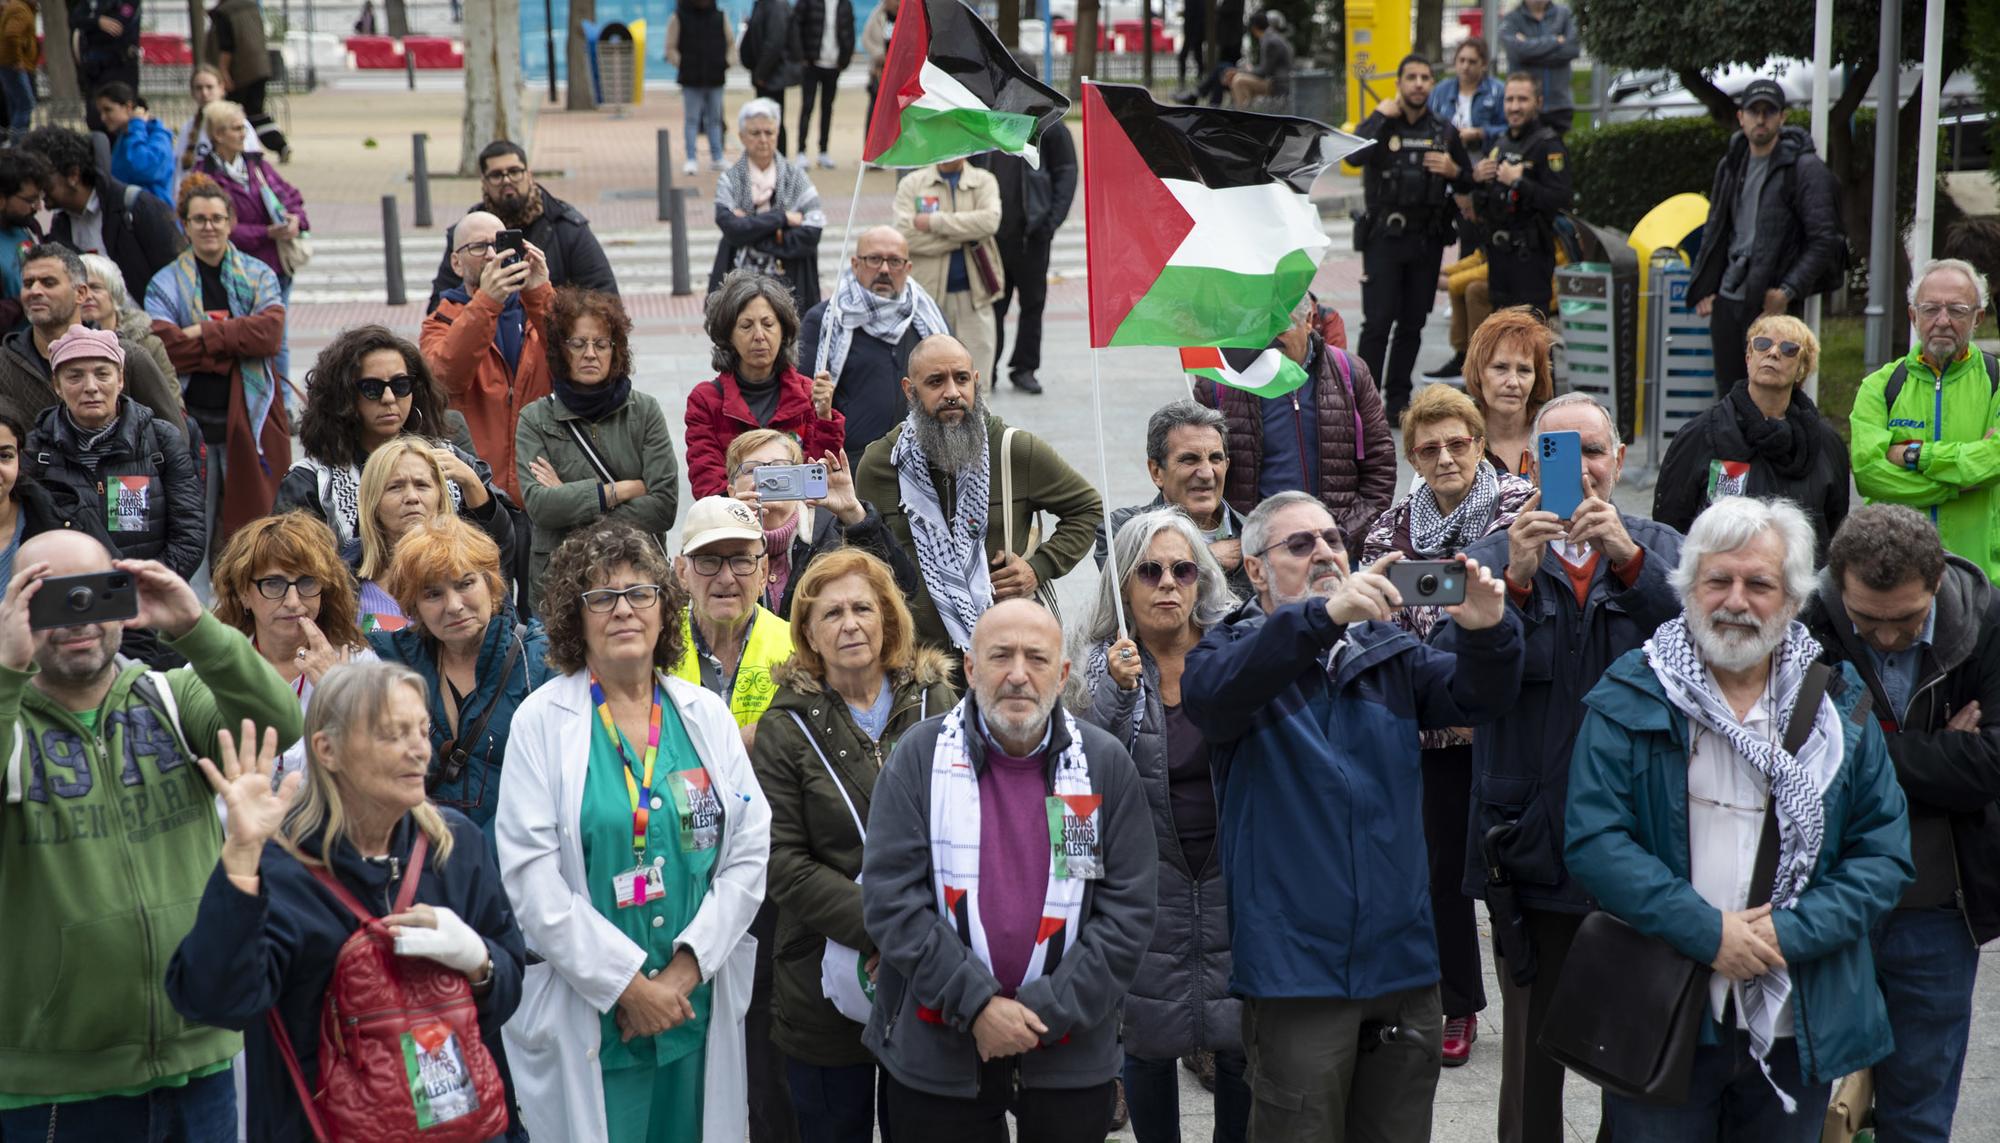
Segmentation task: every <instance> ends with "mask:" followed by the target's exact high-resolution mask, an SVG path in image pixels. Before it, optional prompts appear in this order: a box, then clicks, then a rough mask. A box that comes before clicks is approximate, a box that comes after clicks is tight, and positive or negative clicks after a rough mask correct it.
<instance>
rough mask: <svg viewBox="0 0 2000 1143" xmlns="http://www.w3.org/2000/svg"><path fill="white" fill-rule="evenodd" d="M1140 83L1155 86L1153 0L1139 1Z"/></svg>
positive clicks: (1149, 87)
mask: <svg viewBox="0 0 2000 1143" xmlns="http://www.w3.org/2000/svg"><path fill="white" fill-rule="evenodd" d="M1139 39H1140V43H1139V82H1140V83H1142V84H1144V85H1145V86H1146V87H1147V89H1148V90H1150V89H1151V88H1152V86H1153V0H1139Z"/></svg>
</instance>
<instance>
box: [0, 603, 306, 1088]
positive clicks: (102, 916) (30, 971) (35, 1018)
mask: <svg viewBox="0 0 2000 1143" xmlns="http://www.w3.org/2000/svg"><path fill="white" fill-rule="evenodd" d="M165 642H166V644H167V646H169V647H172V648H173V649H174V650H176V651H178V652H180V653H181V654H182V655H184V656H186V658H187V660H188V662H189V664H190V665H189V666H187V667H182V668H180V669H178V670H174V671H169V672H167V675H166V679H167V687H168V689H169V690H171V692H172V695H173V699H174V703H175V705H177V706H178V707H179V712H180V726H181V729H182V731H183V732H184V733H185V735H186V743H187V745H188V747H189V748H191V749H193V750H195V751H198V752H200V753H201V754H205V755H207V756H208V757H211V758H213V757H217V749H218V748H217V744H216V732H217V731H218V730H221V729H222V728H224V727H229V728H230V729H231V730H232V731H234V730H235V729H236V728H237V727H239V726H241V724H242V721H243V720H244V719H246V718H247V719H249V720H250V721H252V722H253V723H255V724H256V725H257V726H258V727H259V728H260V732H261V728H263V727H266V726H272V727H276V728H277V731H278V744H279V747H280V749H282V748H284V747H286V746H289V745H291V744H292V743H294V742H296V741H298V738H299V733H300V716H299V700H298V696H297V695H296V694H294V693H293V692H292V688H291V687H290V686H288V685H287V684H286V683H285V681H284V680H283V679H281V678H279V677H278V673H277V672H276V671H274V670H272V669H271V666H270V664H268V663H266V662H265V661H264V660H263V658H262V657H261V656H259V655H258V654H257V652H256V651H255V650H253V649H252V648H251V646H250V641H249V640H248V639H246V638H244V636H243V635H242V634H241V633H240V632H238V631H236V630H234V629H233V628H230V627H228V626H226V625H224V624H223V623H222V622H221V621H220V620H218V619H216V618H215V617H214V616H212V615H204V616H202V618H201V620H200V622H198V623H196V624H195V626H194V629H193V630H192V631H189V632H188V633H187V635H186V636H185V637H183V638H180V639H167V640H165ZM35 673H36V670H35V668H33V667H31V668H30V669H29V670H26V671H16V670H10V669H7V668H5V667H0V756H4V757H6V759H7V776H6V801H5V803H4V804H0V901H4V902H6V905H5V910H6V912H5V922H4V924H0V997H5V998H6V1000H5V1002H4V1003H0V1093H4V1094H5V1095H6V1096H12V1097H23V1096H45V1097H48V1098H49V1099H50V1101H55V1100H57V1099H59V1098H60V1097H62V1096H65V1095H77V1094H80V1093H86V1092H103V1091H113V1090H129V1089H132V1088H139V1087H144V1086H146V1085H148V1084H151V1083H154V1082H157V1081H163V1080H168V1079H172V1078H174V1077H178V1076H182V1075H185V1074H187V1073H189V1072H192V1071H196V1070H198V1069H201V1068H204V1067H207V1066H209V1065H213V1064H216V1063H220V1062H223V1061H226V1060H228V1059H229V1057H230V1056H232V1055H234V1054H235V1053H236V1051H237V1049H238V1048H240V1047H241V1046H242V1037H241V1036H239V1035H237V1034H236V1033H234V1032H227V1031H224V1030H222V1029H219V1028H209V1027H204V1026H201V1025H190V1024H189V1023H187V1022H186V1021H184V1020H182V1019H181V1018H180V1017H179V1016H178V1015H176V1014H175V1012H174V1009H173V1006H172V1005H170V1004H168V1003H167V997H166V993H165V991H164V989H163V988H162V985H161V982H162V981H163V980H164V979H165V977H166V971H167V961H168V960H169V959H170V958H172V956H173V955H174V950H175V949H176V948H177V947H179V945H180V943H181V938H182V937H185V936H186V935H187V932H188V930H189V929H190V928H191V927H193V925H194V916H195V907H196V906H197V905H198V904H199V903H200V901H201V895H202V891H203V889H204V888H205V887H206V886H207V884H208V880H209V876H210V874H212V873H213V872H214V871H215V863H216V859H217V857H218V856H219V855H220V854H221V852H222V830H221V826H220V824H219V822H218V819H217V816H216V809H215V794H214V792H213V791H212V790H211V789H210V788H209V785H208V782H207V780H206V779H205V778H203V777H202V774H201V769H200V767H198V766H196V765H195V764H194V759H193V758H191V757H189V756H188V753H187V750H186V749H184V748H183V747H182V746H181V744H180V743H178V742H177V741H176V736H175V733H174V730H173V727H172V726H171V724H170V723H169V721H168V717H167V715H168V712H167V711H165V710H164V709H161V708H162V706H163V705H164V704H163V703H161V702H158V701H148V699H147V698H146V697H144V696H142V695H141V694H140V693H138V692H135V690H134V684H136V683H137V682H138V681H139V680H140V679H141V678H143V677H144V676H145V675H146V668H145V666H144V665H143V664H139V663H129V664H126V665H125V666H124V667H123V669H122V670H121V671H120V672H119V674H118V678H117V681H116V682H114V683H113V684H112V686H111V690H110V692H109V693H107V694H106V695H105V697H104V702H103V704H102V705H101V706H99V707H98V710H97V729H96V731H95V732H90V731H86V730H85V729H84V726H83V723H81V722H79V721H78V720H77V718H76V717H75V716H74V715H73V714H71V713H70V712H69V711H67V710H64V709H62V708H61V707H60V706H58V705H57V704H56V703H54V702H52V701H51V700H50V699H49V698H48V696H46V695H44V694H43V693H42V692H41V691H40V690H39V689H37V688H35V687H34V686H32V685H31V680H32V679H33V678H34V676H35Z"/></svg>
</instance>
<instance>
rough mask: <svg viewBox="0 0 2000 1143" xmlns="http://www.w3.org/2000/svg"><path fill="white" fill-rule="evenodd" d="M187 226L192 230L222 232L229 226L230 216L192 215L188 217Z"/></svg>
mask: <svg viewBox="0 0 2000 1143" xmlns="http://www.w3.org/2000/svg"><path fill="white" fill-rule="evenodd" d="M187 224H188V228H189V229H191V230H220V229H221V228H223V227H225V226H228V225H229V216H228V215H226V214H190V215H188V219H187Z"/></svg>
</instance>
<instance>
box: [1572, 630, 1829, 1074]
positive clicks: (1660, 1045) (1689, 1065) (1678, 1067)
mask: <svg viewBox="0 0 2000 1143" xmlns="http://www.w3.org/2000/svg"><path fill="white" fill-rule="evenodd" d="M1831 677H1832V671H1831V670H1830V669H1829V668H1828V667H1827V666H1826V664H1824V663H1814V664H1813V665H1812V666H1811V667H1809V668H1807V669H1806V677H1805V681H1804V682H1803V683H1802V684H1801V685H1800V687H1799V694H1798V699H1797V701H1796V702H1795V703H1794V705H1793V706H1792V711H1791V716H1790V718H1789V719H1788V720H1787V722H1786V723H1785V752H1786V753H1787V754H1797V753H1798V751H1799V748H1800V747H1802V746H1804V745H1805V740H1806V736H1807V735H1808V734H1810V733H1811V732H1812V724H1813V715H1814V714H1815V713H1816V712H1817V711H1818V710H1819V700H1820V697H1821V696H1822V695H1824V694H1825V693H1826V684H1827V681H1828V680H1829V679H1830V678H1831ZM1776 804H1777V803H1776V800H1775V799H1767V800H1766V801H1765V804H1764V828H1763V832H1762V834H1761V835H1760V836H1759V837H1758V839H1757V862H1756V865H1755V866H1754V867H1753V869H1752V872H1751V875H1750V901H1749V904H1750V905H1751V906H1753V907H1754V906H1757V905H1761V904H1764V903H1765V902H1767V901H1769V900H1770V899H1771V887H1772V883H1773V882H1774V881H1775V880H1776V879H1777V873H1778V820H1777V810H1776ZM1712 971H1713V970H1712V969H1710V968H1709V966H1708V965H1705V964H1698V963H1696V962H1695V961H1693V960H1690V959H1689V958H1687V957H1686V956H1684V955H1682V954H1681V952H1680V950H1679V949H1676V948H1675V947H1674V946H1672V945H1670V944H1668V943H1667V942H1666V941H1664V940H1661V939H1660V938H1659V937H1652V936H1647V935H1646V934H1644V933H1642V932H1640V931H1639V930H1637V929H1635V928H1633V927H1632V926H1631V925H1628V924H1626V923H1625V922H1624V921H1621V920H1619V919H1618V918H1616V917H1614V916H1612V915H1611V914H1610V913H1607V912H1604V911H1603V910H1598V911H1597V912H1594V913H1592V914H1590V915H1589V916H1587V917H1585V918H1584V919H1583V924H1582V925H1580V926H1578V928H1577V930H1576V939H1575V940H1574V941H1573V942H1571V944H1570V947H1569V955H1568V957H1567V958H1566V959H1565V960H1564V961H1563V969H1562V977H1561V979H1559V980H1558V981H1557V982H1556V990H1555V995H1554V996H1552V997H1551V998H1550V1000H1549V1011H1548V1016H1547V1018H1546V1019H1545V1020H1544V1021H1543V1023H1542V1033H1541V1036H1540V1038H1539V1044H1540V1046H1541V1049H1542V1051H1543V1052H1544V1053H1546V1054H1547V1055H1548V1057H1549V1058H1550V1059H1552V1060H1555V1061H1556V1062H1557V1063H1559V1064H1561V1065H1562V1066H1564V1067H1566V1068H1568V1069H1569V1070H1570V1071H1573V1072H1575V1073H1576V1074H1577V1075H1580V1076H1582V1077H1583V1078H1584V1079H1587V1080H1589V1081H1590V1082H1592V1083H1594V1084H1596V1085H1597V1086H1599V1087H1601V1088H1603V1089H1604V1090H1606V1091H1608V1092H1612V1093H1614V1094H1617V1095H1620V1096H1623V1097H1625V1098H1626V1099H1630V1100H1634V1101H1636V1102H1639V1103H1648V1104H1661V1105H1672V1104H1679V1103H1683V1102H1685V1101H1686V1100H1687V1095H1688V1087H1689V1084H1690V1081H1691V1079H1692V1075H1693V1071H1694V1049H1695V1045H1696V1044H1697V1043H1698V1042H1699V1041H1700V1039H1701V1023H1702V1017H1703V1014H1704V1013H1705V1012H1706V1010H1707V1007H1708V980H1709V974H1710V973H1711V972H1712Z"/></svg>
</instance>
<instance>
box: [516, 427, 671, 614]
mask: <svg viewBox="0 0 2000 1143" xmlns="http://www.w3.org/2000/svg"><path fill="white" fill-rule="evenodd" d="M570 422H575V423H576V424H577V425H578V426H580V427H581V428H582V429H583V431H584V432H585V433H587V434H589V436H590V441H591V447H592V448H594V449H596V450H597V455H598V456H599V457H600V458H602V459H603V461H604V463H605V466H606V467H608V468H609V469H610V470H611V475H612V477H613V478H614V479H617V480H643V481H645V482H646V494H645V495H644V496H640V497H637V498H636V499H632V500H628V501H626V502H625V503H623V504H619V505H617V506H615V507H613V508H612V509H611V510H610V511H609V512H606V511H604V510H603V509H602V508H600V507H599V504H600V503H601V501H600V500H599V499H598V490H599V488H600V487H602V485H603V483H604V481H603V480H602V479H600V478H599V476H598V474H597V472H596V470H595V469H593V468H592V467H591V465H590V461H589V460H587V459H585V457H584V454H583V450H582V449H581V448H579V447H577V443H576V439H575V438H574V437H573V436H571V435H570V430H569V427H568V426H569V423H570ZM536 457H546V458H548V462H549V464H550V466H551V467H553V468H554V469H555V470H556V475H557V476H559V477H561V478H562V481H563V483H562V484H560V485H558V486H557V487H555V488H544V487H543V486H542V484H541V482H540V481H537V480H536V479H535V478H534V477H533V476H532V475H530V474H529V472H528V466H529V465H530V464H532V463H534V460H535V458H536ZM514 468H515V474H516V475H517V476H518V477H519V478H520V481H521V492H522V495H523V497H524V498H525V499H526V501H527V504H526V508H527V510H528V519H529V520H530V521H531V522H532V523H533V524H534V526H535V540H534V546H533V548H532V549H531V557H530V562H529V564H528V593H529V594H528V597H529V598H530V599H531V600H533V601H534V604H535V606H536V607H537V608H539V607H540V606H541V601H542V573H543V572H544V571H546V570H547V569H548V566H549V553H551V552H553V551H555V550H556V545H558V544H560V543H562V541H563V537H564V536H567V535H569V534H570V532H571V531H573V530H575V529H577V528H580V527H582V526H583V525H585V524H592V523H595V522H597V521H598V520H599V519H612V520H624V521H626V522H628V523H630V524H632V525H633V526H635V527H637V528H638V529H639V530H640V531H642V532H644V533H646V534H647V535H649V536H659V537H664V536H665V535H666V533H667V530H668V529H670V528H672V527H673V526H674V516H675V515H676V513H678V512H679V510H680V493H681V474H680V472H681V470H680V460H679V458H678V457H677V456H676V455H675V453H674V438H673V434H672V433H670V432H669V431H668V429H667V417H666V414H665V413H662V412H661V411H660V405H659V402H657V401H655V400H653V399H652V398H651V397H648V396H647V395H645V394H644V393H641V392H639V391H638V390H636V389H635V390H633V392H632V396H631V399H630V400H628V401H626V402H625V405H624V407H622V408H620V409H619V410H618V411H617V412H615V413H613V414H611V415H610V416H608V417H606V418H604V419H603V420H601V421H598V422H596V423H595V424H592V423H591V422H589V421H586V420H584V419H583V418H581V417H579V416H577V415H576V414H575V413H572V412H570V411H569V408H568V406H566V405H564V404H563V403H562V402H560V401H558V400H556V398H555V397H554V395H553V394H552V395H550V396H547V397H543V398H542V399H541V400H539V401H535V402H532V403H530V404H529V405H528V407H527V408H525V409H523V410H521V420H520V422H519V423H518V424H516V425H515V426H514Z"/></svg>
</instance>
